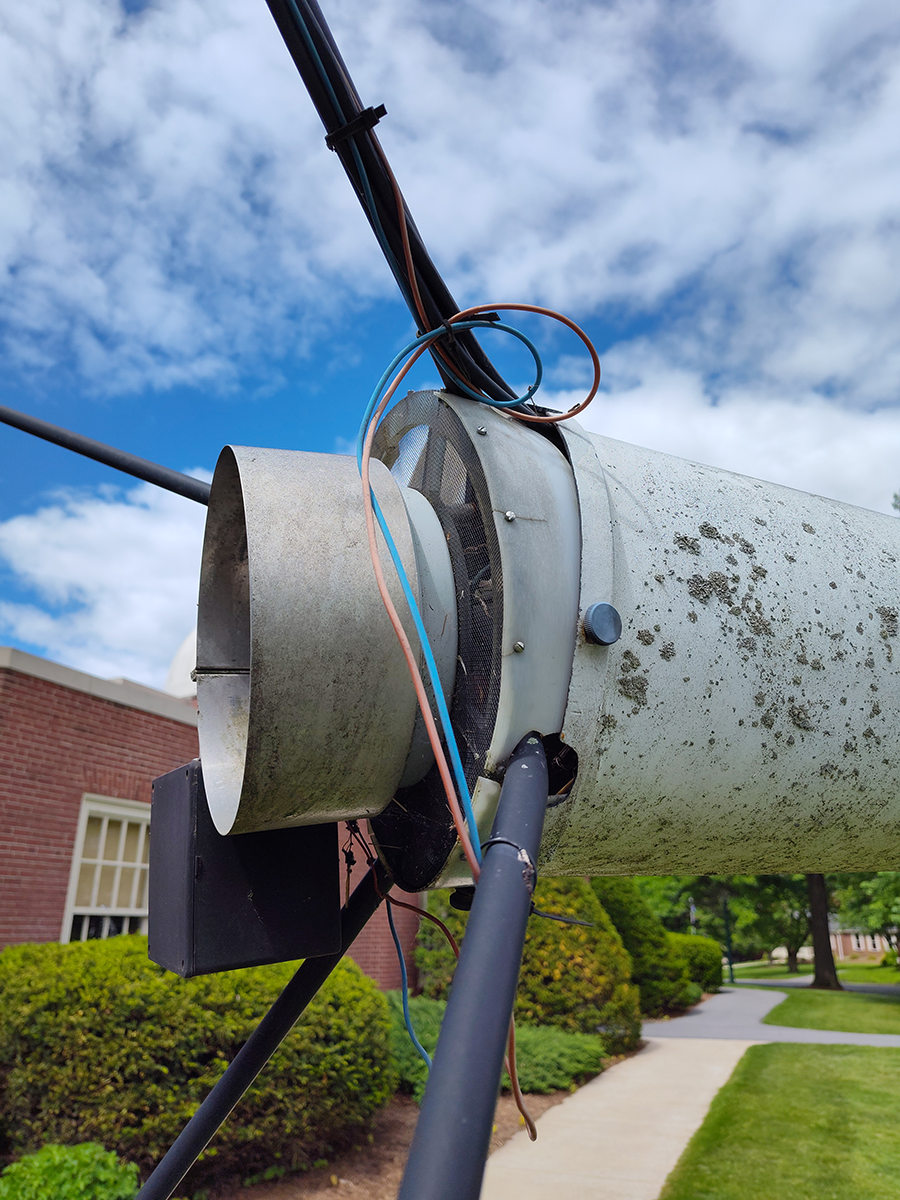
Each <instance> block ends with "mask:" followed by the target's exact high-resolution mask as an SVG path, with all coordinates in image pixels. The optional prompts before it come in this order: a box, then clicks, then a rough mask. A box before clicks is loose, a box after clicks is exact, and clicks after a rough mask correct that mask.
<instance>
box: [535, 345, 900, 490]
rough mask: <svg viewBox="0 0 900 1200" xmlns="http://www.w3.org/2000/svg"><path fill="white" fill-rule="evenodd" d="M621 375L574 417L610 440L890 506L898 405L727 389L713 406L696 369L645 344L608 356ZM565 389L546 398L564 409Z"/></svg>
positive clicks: (897, 455)
mask: <svg viewBox="0 0 900 1200" xmlns="http://www.w3.org/2000/svg"><path fill="white" fill-rule="evenodd" d="M606 365H607V367H608V370H609V373H610V374H611V375H612V376H613V377H615V378H617V379H618V380H620V381H621V383H620V385H619V386H618V387H617V388H614V389H612V390H611V391H604V392H601V393H600V394H599V395H598V397H597V398H596V400H595V401H594V403H593V404H592V405H591V407H590V408H588V409H587V410H586V411H585V412H584V414H582V416H580V417H579V418H578V419H579V420H580V421H581V423H582V424H583V425H584V426H585V427H586V428H588V429H591V430H593V431H594V432H596V433H602V434H604V435H605V436H607V437H613V438H618V439H619V440H620V441H625V442H632V443H634V444H636V445H639V446H647V447H649V448H650V449H653V450H662V451H663V452H665V453H667V454H675V455H677V456H678V457H680V458H688V459H691V460H693V461H694V462H702V463H708V464H709V465H711V466H716V467H724V468H725V469H726V470H730V471H737V472H739V473H740V474H742V475H750V476H752V477H753V478H756V479H767V480H771V481H772V482H774V483H781V484H784V485H785V486H786V487H792V488H799V489H800V490H801V491H806V492H813V493H815V494H816V495H819V496H830V497H832V498H833V499H835V500H842V501H844V502H845V503H847V504H856V505H859V506H860V507H862V508H870V509H874V510H876V511H879V512H891V511H892V509H891V498H892V496H893V494H894V492H896V491H897V489H898V487H900V410H898V409H897V408H896V407H894V408H884V409H880V410H877V411H875V412H863V411H860V410H859V409H854V408H845V407H841V406H839V405H836V404H834V403H831V402H829V401H828V400H825V399H823V398H822V397H821V396H817V395H815V394H812V393H807V394H803V395H800V396H792V395H785V394H784V393H780V394H779V393H778V392H777V391H774V390H773V391H772V392H769V393H763V392H761V391H760V389H758V388H757V389H755V390H752V391H751V390H749V389H741V388H731V389H727V390H725V391H723V392H720V393H719V394H718V396H717V397H716V403H712V397H711V396H710V395H709V393H708V391H707V390H706V388H705V386H704V380H703V378H702V376H701V375H700V374H699V372H697V371H691V370H687V369H683V368H682V369H679V368H677V367H674V368H673V367H672V366H671V365H670V364H668V363H666V362H665V361H664V360H663V358H662V355H660V354H659V352H658V351H657V350H655V349H654V348H653V347H652V346H648V345H646V344H645V345H635V346H632V347H629V348H628V350H627V352H625V351H620V352H618V353H617V352H614V353H612V354H611V355H610V356H609V359H608V361H607V364H606ZM583 394H584V393H583V391H582V392H581V393H580V394H579V393H578V392H577V391H575V390H573V391H571V392H566V393H565V394H557V396H556V397H555V398H554V403H555V404H556V405H558V406H559V407H560V408H563V409H564V408H568V407H571V406H572V405H573V404H575V403H577V401H578V400H580V399H581V396H583Z"/></svg>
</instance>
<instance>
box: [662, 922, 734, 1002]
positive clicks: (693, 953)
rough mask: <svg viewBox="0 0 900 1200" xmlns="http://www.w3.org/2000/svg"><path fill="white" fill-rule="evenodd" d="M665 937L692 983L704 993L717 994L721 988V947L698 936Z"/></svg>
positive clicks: (679, 934) (680, 934)
mask: <svg viewBox="0 0 900 1200" xmlns="http://www.w3.org/2000/svg"><path fill="white" fill-rule="evenodd" d="M666 937H667V938H668V939H669V944H670V945H671V947H672V951H673V953H674V954H675V955H676V956H677V957H678V958H679V959H681V961H682V962H683V963H684V964H685V966H686V968H687V973H688V975H689V976H690V977H691V979H692V980H693V981H694V983H696V984H698V985H699V986H700V987H701V988H702V990H703V991H704V992H717V991H718V990H719V989H720V988H721V986H722V947H721V946H720V945H719V943H718V942H717V941H715V940H714V939H713V938H708V937H701V936H700V934H691V933H668V934H666Z"/></svg>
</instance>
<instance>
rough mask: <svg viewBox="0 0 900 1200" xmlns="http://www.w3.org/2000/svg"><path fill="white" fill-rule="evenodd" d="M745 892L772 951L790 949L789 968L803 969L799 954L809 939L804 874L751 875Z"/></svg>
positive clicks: (758, 933)
mask: <svg viewBox="0 0 900 1200" xmlns="http://www.w3.org/2000/svg"><path fill="white" fill-rule="evenodd" d="M744 879H745V882H744V884H743V894H744V898H745V900H747V901H748V902H750V903H752V905H753V908H754V911H755V913H756V921H755V923H754V932H755V933H756V936H757V937H758V938H759V940H760V941H761V942H763V943H764V945H765V947H766V950H767V952H768V953H771V952H772V951H773V950H774V949H775V948H776V947H777V946H784V948H785V950H786V951H787V959H788V971H789V972H791V973H792V974H794V973H796V972H797V971H799V969H800V968H799V966H798V962H797V956H798V954H799V951H800V949H801V947H802V946H804V945H805V944H806V941H807V939H808V938H809V900H808V896H807V886H806V878H805V876H803V875H750V876H745V877H744Z"/></svg>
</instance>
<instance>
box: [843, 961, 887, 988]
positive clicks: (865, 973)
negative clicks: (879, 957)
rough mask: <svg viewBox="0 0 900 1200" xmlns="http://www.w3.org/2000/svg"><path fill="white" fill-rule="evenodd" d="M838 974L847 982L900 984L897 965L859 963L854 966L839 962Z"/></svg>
mask: <svg viewBox="0 0 900 1200" xmlns="http://www.w3.org/2000/svg"><path fill="white" fill-rule="evenodd" d="M837 971H838V975H839V976H840V978H841V979H842V980H843V981H844V982H845V983H893V984H895V985H896V984H900V971H898V970H897V968H896V967H878V966H874V967H867V966H866V965H865V963H858V964H856V965H855V966H852V967H842V966H841V965H840V964H838V969H837Z"/></svg>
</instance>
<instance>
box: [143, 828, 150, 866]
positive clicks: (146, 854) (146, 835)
mask: <svg viewBox="0 0 900 1200" xmlns="http://www.w3.org/2000/svg"><path fill="white" fill-rule="evenodd" d="M149 861H150V826H149V824H147V825H145V826H144V848H143V850H142V851H141V862H143V863H148V862H149Z"/></svg>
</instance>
